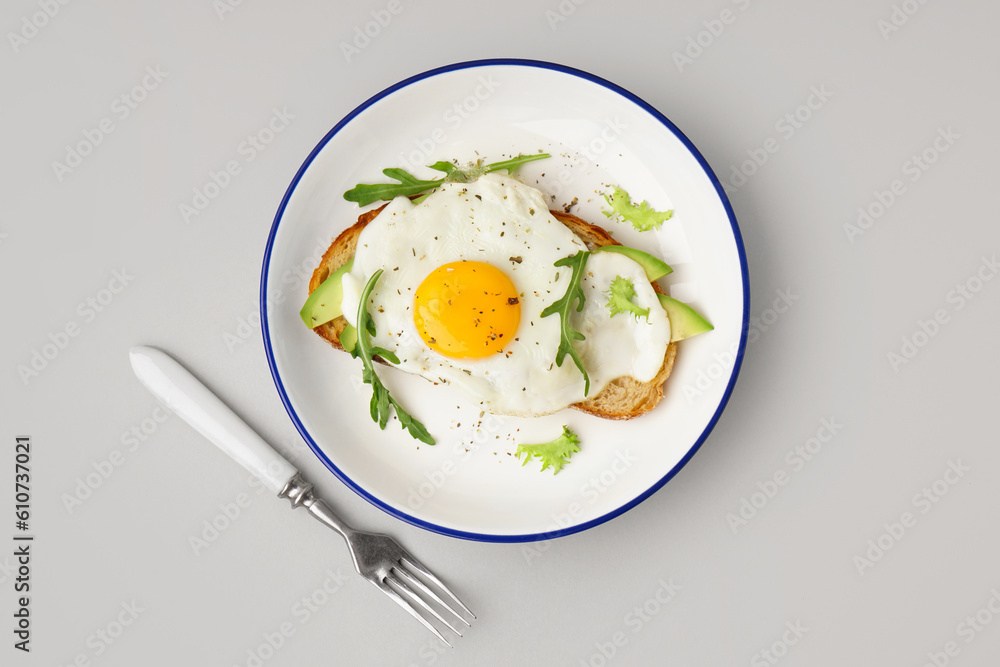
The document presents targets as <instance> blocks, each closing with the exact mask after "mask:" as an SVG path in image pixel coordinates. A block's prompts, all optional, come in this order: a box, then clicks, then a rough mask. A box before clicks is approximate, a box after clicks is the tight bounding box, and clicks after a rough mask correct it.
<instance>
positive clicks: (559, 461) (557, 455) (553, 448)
mask: <svg viewBox="0 0 1000 667" xmlns="http://www.w3.org/2000/svg"><path fill="white" fill-rule="evenodd" d="M578 451H580V438H579V437H577V435H576V434H575V433H573V431H571V430H569V427H568V426H563V432H562V435H560V436H559V437H558V438H556V439H555V440H552V441H550V442H543V443H541V444H538V445H518V446H517V451H515V452H514V456H516V457H517V458H519V459H520V458H521V454H524V463H522V464H521V465H522V466H525V465H528V461H530V460H531V457H532V456H534V457H537V458H538V459H539V460H540V461H541V462H542V470H546V469H547V468H552V474H553V475H555V474H557V473H558V472H559V471H560V470H562V467H563V466H564V465H566V464H567V463H569V457H570V456H572V455H573V454H575V453H576V452H578Z"/></svg>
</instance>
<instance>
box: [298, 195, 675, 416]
mask: <svg viewBox="0 0 1000 667" xmlns="http://www.w3.org/2000/svg"><path fill="white" fill-rule="evenodd" d="M385 206H386V205H382V206H380V207H378V208H376V209H372V210H370V211H365V212H364V213H362V214H361V215H360V216H358V221H357V222H355V223H354V224H353V225H351V226H350V227H348V228H347V229H345V230H344V231H343V232H341V233H340V235H339V236H337V238H335V239H334V240H333V242H332V243H331V244H330V247H329V248H327V250H326V252H325V253H324V254H323V258H322V259H321V260H320V263H319V266H318V267H316V270H315V271H313V274H312V278H311V279H310V280H309V293H310V294H312V292H313V290H315V289H316V288H317V287H319V286H320V285H321V284H322V283H323V281H324V280H326V279H327V278H328V277H329V276H330V274H331V273H333V272H334V271H336V270H337V269H339V268H340V267H341V266H343V265H344V264H346V263H347V261H348V260H349V259H350V258H351V257H353V256H354V251H355V249H356V248H357V245H358V236H359V235H360V234H361V230H363V229H364V228H365V227H366V226H367V225H368V223H369V222H371V221H372V220H374V219H375V218H376V216H378V214H379V213H381V212H382V209H383V208H385ZM550 212H551V213H552V215H553V217H555V218H556V219H557V220H558V221H559V222H561V223H563V224H564V225H566V226H567V227H569V228H570V230H572V231H573V233H574V234H576V235H577V236H578V237H580V239H581V240H582V241H583V242H584V243H586V244H587V247H588V248H589V249H591V250H593V249H594V248H597V247H599V246H606V245H621V244H620V243H618V242H617V241H615V240H614V239H613V238H611V235H610V234H608V232H607V231H606V230H604V229H603V228H601V227H598V226H597V225H593V224H591V223H589V222H587V221H585V220H582V219H581V218H578V217H577V216H575V215H572V214H570V213H564V212H563V211H555V210H553V211H550ZM652 285H653V289H654V290H656V291H657V292H658V293H661V294H663V293H664V292H663V290H662V289H661V288H660V286H659V285H657V284H656V283H655V282H654V283H652ZM346 325H347V320H345V319H344V317H343V315H341V316H340V317H337V318H336V319H334V320H331V321H330V322H327V323H326V324H321V325H320V326H318V327H316V328H315V329H313V331H315V332H316V334H317V335H319V336H320V337H321V338H323V339H324V340H325V341H326V342H328V343H329V344H330V345H332V346H333V347H335V348H336V349H338V350H343V349H344V348H343V346H342V345H341V344H340V334H341V333H342V332H343V331H344V327H345V326H346ZM676 356H677V345H676V344H675V343H670V344H668V345H667V351H666V354H665V355H664V356H663V365H662V366H661V367H660V371H659V372H658V373H657V374H656V377H654V378H653V379H652V380H650V381H649V382H640V381H639V380H637V379H636V378H634V377H630V376H624V377H620V378H616V379H614V380H612V381H611V382H609V383H608V384H607V385H605V386H604V388H603V389H601V391H600V392H598V393H597V394H595V395H594V396H591V397H590V398H588V399H587V400H585V401H581V402H579V403H574V404H573V405H572V406H570V407H572V408H575V409H577V410H581V411H583V412H586V413H589V414H592V415H595V416H597V417H602V418H604V419H633V418H635V417H638V416H639V415H643V414H645V413H647V412H649V411H650V410H652V409H653V408H654V407H655V406H656V404H657V403H659V402H660V399H662V398H663V385H664V383H666V381H667V378H668V377H669V376H670V371H671V369H672V368H673V365H674V358H675V357H676ZM376 359H377V358H376ZM377 360H378V361H381V359H377Z"/></svg>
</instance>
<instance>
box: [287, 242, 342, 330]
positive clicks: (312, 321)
mask: <svg viewBox="0 0 1000 667" xmlns="http://www.w3.org/2000/svg"><path fill="white" fill-rule="evenodd" d="M353 265H354V258H353V257H352V258H351V259H349V260H347V264H344V265H343V266H342V267H340V268H339V269H337V270H336V271H334V272H333V273H331V274H330V277H329V278H327V279H326V280H324V281H323V282H322V283H320V286H319V287H317V288H316V289H314V290H313V293H312V294H310V295H309V298H308V299H306V302H305V304H304V305H303V306H302V310H300V311H299V317H301V318H302V321H303V322H304V323H305V325H306V326H307V327H309V328H310V329H315V328H316V327H318V326H319V325H321V324H326V323H327V322H329V321H330V320H332V319H334V318H336V317H339V316H340V315H342V314H343V310H342V309H341V307H340V304H341V302H342V301H343V300H344V286H343V283H342V282H341V278H343V277H344V274H345V273H347V272H348V271H350V270H351V266H353Z"/></svg>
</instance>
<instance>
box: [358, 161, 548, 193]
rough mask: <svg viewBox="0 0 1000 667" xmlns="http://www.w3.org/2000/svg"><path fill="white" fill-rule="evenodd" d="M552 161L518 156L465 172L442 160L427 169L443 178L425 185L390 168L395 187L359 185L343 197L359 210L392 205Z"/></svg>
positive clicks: (391, 185) (390, 175) (378, 184)
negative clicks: (493, 173)
mask: <svg viewBox="0 0 1000 667" xmlns="http://www.w3.org/2000/svg"><path fill="white" fill-rule="evenodd" d="M547 157H551V156H550V155H549V154H548V153H536V154H535V155H518V156H517V157H515V158H511V159H510V160H503V161H502V162H493V163H492V164H487V165H482V164H480V163H476V164H475V165H471V166H469V167H467V168H465V169H462V168H459V167H458V166H457V165H455V164H453V163H451V162H445V161H444V160H441V161H439V162H435V163H434V164H431V165H427V166H428V167H429V168H430V169H433V170H435V171H440V172H443V173H444V174H445V175H444V177H443V178H439V179H436V180H430V181H424V180H420V179H419V178H417V177H416V176H414V175H412V174H410V173H409V172H407V171H406V170H405V169H398V168H390V169H383V170H382V173H383V174H385V175H386V176H388V177H389V178H392V179H395V180H396V183H358V184H357V185H355V186H354V187H353V188H351V189H350V190H348V191H347V192H345V193H344V199H346V200H347V201H352V202H356V203H357V204H358V205H359V206H367V205H368V204H371V203H373V202H377V201H392V200H393V199H395V198H396V197H399V196H401V195H402V196H403V197H411V196H413V195H419V194H420V193H422V192H427V193H428V194H429V193H430V191H431V190H434V189H436V188H437V187H438V186H440V185H441V184H442V183H469V182H471V181H474V180H476V179H477V178H479V177H480V176H482V175H483V174H488V173H490V172H491V171H499V170H500V169H506V170H507V173H508V174H511V175H513V173H514V172H515V171H516V170H517V168H518V167H520V166H521V165H522V164H525V163H527V162H534V161H535V160H541V159H543V158H547Z"/></svg>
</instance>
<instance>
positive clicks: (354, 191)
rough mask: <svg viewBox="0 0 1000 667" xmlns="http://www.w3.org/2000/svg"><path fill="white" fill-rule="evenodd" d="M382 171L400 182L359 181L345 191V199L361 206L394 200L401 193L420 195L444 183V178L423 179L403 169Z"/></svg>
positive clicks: (407, 195)
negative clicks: (366, 182)
mask: <svg viewBox="0 0 1000 667" xmlns="http://www.w3.org/2000/svg"><path fill="white" fill-rule="evenodd" d="M382 173H383V174H385V175H386V176H388V177H389V178H394V179H396V180H397V181H398V182H399V183H398V184H396V183H372V184H364V183H358V184H357V185H355V186H354V187H353V188H351V189H350V190H348V191H347V192H345V193H344V199H346V200H347V201H353V202H356V203H357V204H358V205H359V206H368V204H371V203H372V202H377V201H379V200H385V201H392V200H393V199H395V198H396V197H398V196H399V195H403V196H404V197H409V196H410V195H418V194H420V193H421V192H423V191H424V190H429V189H430V190H433V189H434V188H436V187H437V186H439V185H441V184H442V183H444V179H443V178H440V179H438V180H436V181H422V180H420V179H418V178H417V177H415V176H413V175H412V174H410V173H408V172H407V171H405V170H403V169H395V168H393V169H383V170H382Z"/></svg>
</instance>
